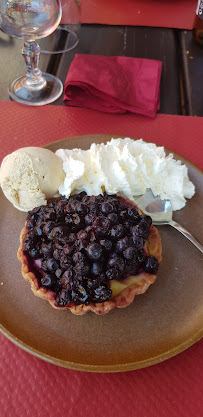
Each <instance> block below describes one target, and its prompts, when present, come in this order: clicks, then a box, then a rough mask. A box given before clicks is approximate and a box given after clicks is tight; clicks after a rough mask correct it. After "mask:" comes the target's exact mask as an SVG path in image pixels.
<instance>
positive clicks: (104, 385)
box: [0, 101, 203, 417]
mask: <svg viewBox="0 0 203 417" xmlns="http://www.w3.org/2000/svg"><path fill="white" fill-rule="evenodd" d="M0 121H1V122H0V145H1V147H0V149H1V159H2V158H3V156H5V155H6V154H8V153H10V152H12V151H13V150H15V149H17V148H19V147H22V146H30V145H32V146H39V145H43V144H45V143H48V142H51V141H55V140H57V139H61V138H64V137H69V136H74V135H82V134H88V133H89V134H90V133H104V134H105V133H106V134H107V133H108V134H112V135H114V134H115V135H121V136H123V135H126V136H131V137H142V138H144V139H146V140H149V141H154V142H156V143H157V144H161V145H165V146H166V147H168V148H170V149H171V150H173V151H176V152H179V153H180V154H182V155H183V156H185V157H187V158H188V159H190V160H191V161H192V162H193V163H195V164H197V165H199V166H202V161H203V158H202V156H203V142H202V131H203V118H193V117H183V116H168V115H157V117H156V118H155V120H151V119H147V118H144V117H140V116H135V115H107V114H102V113H99V112H96V111H90V110H86V109H76V108H75V109H74V108H67V107H57V106H46V107H42V108H29V107H26V106H21V105H18V104H17V103H10V102H6V101H5V102H0ZM0 346H1V348H0V352H1V354H0V392H1V395H0V410H1V411H0V416H1V417H27V416H31V417H40V416H41V417H59V416H60V417H62V416H68V417H73V416H74V417H80V416H83V417H87V416H88V417H93V416H95V415H97V416H98V417H103V416H105V417H123V416H128V417H135V416H139V417H145V416H147V417H155V416H161V417H162V416H163V417H199V416H200V415H202V411H203V402H202V398H203V397H202V388H203V386H202V378H201V374H202V370H203V360H202V346H203V343H202V341H199V342H197V343H196V344H195V345H193V346H192V347H190V348H189V349H187V350H186V351H184V352H182V353H180V354H179V355H177V356H176V357H174V358H171V359H169V360H167V361H165V362H162V363H159V364H157V365H154V366H151V367H149V368H145V369H140V370H137V371H131V372H126V373H116V374H91V373H85V372H84V373H83V372H77V371H72V370H68V369H63V368H59V367H56V366H54V365H51V364H49V363H46V362H44V361H42V360H40V359H38V358H35V357H34V356H31V355H30V354H28V353H27V352H24V351H22V350H21V349H19V348H18V347H16V346H15V345H14V344H12V343H11V342H10V341H8V340H7V339H6V338H5V337H4V336H0Z"/></svg>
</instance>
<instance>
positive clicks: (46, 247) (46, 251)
mask: <svg viewBox="0 0 203 417" xmlns="http://www.w3.org/2000/svg"><path fill="white" fill-rule="evenodd" d="M41 251H42V254H43V255H44V256H52V253H53V249H52V245H51V243H42V246H41Z"/></svg>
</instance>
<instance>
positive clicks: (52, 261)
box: [47, 258, 59, 272]
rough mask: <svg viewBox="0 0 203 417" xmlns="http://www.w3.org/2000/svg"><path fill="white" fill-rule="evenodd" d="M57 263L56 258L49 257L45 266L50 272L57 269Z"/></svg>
mask: <svg viewBox="0 0 203 417" xmlns="http://www.w3.org/2000/svg"><path fill="white" fill-rule="evenodd" d="M58 267H59V265H58V262H57V261H56V259H54V258H50V259H48V260H47V268H48V270H49V271H50V272H54V271H56V270H57V269H58Z"/></svg>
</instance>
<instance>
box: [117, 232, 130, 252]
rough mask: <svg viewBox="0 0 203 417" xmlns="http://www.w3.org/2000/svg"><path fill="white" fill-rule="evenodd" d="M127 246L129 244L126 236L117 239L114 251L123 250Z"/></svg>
mask: <svg viewBox="0 0 203 417" xmlns="http://www.w3.org/2000/svg"><path fill="white" fill-rule="evenodd" d="M128 246H129V239H128V237H127V236H126V237H124V238H123V239H120V240H118V242H117V243H116V251H117V252H118V253H119V252H123V251H124V250H125V249H127V247H128Z"/></svg>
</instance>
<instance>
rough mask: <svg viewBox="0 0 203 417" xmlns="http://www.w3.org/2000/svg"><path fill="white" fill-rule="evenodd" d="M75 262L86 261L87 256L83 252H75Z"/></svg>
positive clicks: (73, 257)
mask: <svg viewBox="0 0 203 417" xmlns="http://www.w3.org/2000/svg"><path fill="white" fill-rule="evenodd" d="M72 259H73V262H75V263H77V262H83V261H85V259H86V257H85V255H84V254H83V253H82V252H79V251H78V252H75V253H74V254H73V256H72Z"/></svg>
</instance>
